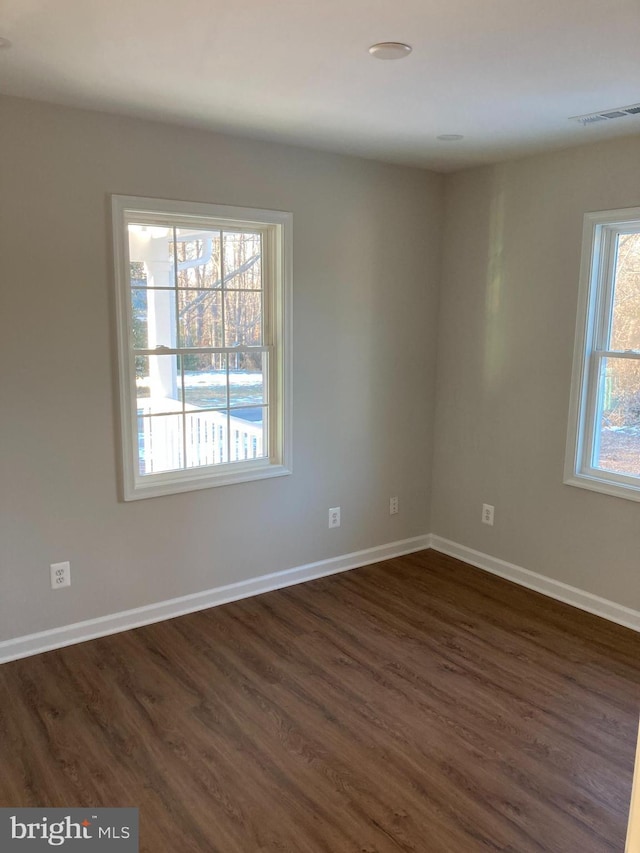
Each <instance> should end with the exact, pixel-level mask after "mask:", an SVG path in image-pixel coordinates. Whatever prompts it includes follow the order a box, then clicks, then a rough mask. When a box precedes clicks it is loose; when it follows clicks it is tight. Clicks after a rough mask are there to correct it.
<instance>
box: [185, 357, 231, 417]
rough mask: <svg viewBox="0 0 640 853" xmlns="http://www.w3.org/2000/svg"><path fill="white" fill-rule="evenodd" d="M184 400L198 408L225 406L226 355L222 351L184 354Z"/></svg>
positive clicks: (219, 407) (188, 404)
mask: <svg viewBox="0 0 640 853" xmlns="http://www.w3.org/2000/svg"><path fill="white" fill-rule="evenodd" d="M183 361H184V401H185V404H186V405H187V406H197V407H198V408H199V409H221V408H226V407H227V356H226V355H224V354H223V353H207V354H206V355H205V354H203V355H195V354H194V355H185V356H183Z"/></svg>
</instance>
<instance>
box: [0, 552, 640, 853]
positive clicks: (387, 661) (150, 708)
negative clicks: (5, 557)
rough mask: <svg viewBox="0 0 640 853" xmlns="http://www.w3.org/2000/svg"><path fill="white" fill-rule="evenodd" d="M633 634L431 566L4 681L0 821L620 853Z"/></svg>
mask: <svg viewBox="0 0 640 853" xmlns="http://www.w3.org/2000/svg"><path fill="white" fill-rule="evenodd" d="M639 662H640V635H637V634H634V633H633V632H631V631H628V630H626V629H624V628H620V627H618V626H615V625H611V624H609V623H607V622H605V621H603V620H601V619H598V618H597V617H594V616H590V615H588V614H585V613H581V612H580V611H578V610H575V609H573V608H571V607H568V606H565V605H562V604H559V603H557V602H553V601H551V600H550V599H547V598H544V597H542V596H539V595H537V594H535V593H532V592H529V591H527V590H523V589H521V588H519V587H516V586H514V585H512V584H510V583H508V582H506V581H503V580H500V579H498V578H495V577H492V576H490V575H488V574H485V573H483V572H481V571H479V570H477V569H474V568H471V567H469V566H466V565H464V564H463V563H460V562H458V561H456V560H453V559H451V558H448V557H445V556H443V555H440V554H437V553H436V552H434V551H425V552H422V553H420V554H416V555H411V556H408V557H402V558H399V559H396V560H390V561H387V562H385V563H380V564H378V565H375V566H370V567H366V568H363V569H357V570H355V571H352V572H348V573H345V574H342V575H336V576H333V577H330V578H325V579H322V580H318V581H313V582H311V583H307V584H305V585H301V586H296V587H291V588H289V589H286V590H282V591H279V592H273V593H269V594H267V595H262V596H259V597H256V598H253V599H247V600H244V601H241V602H236V603H234V604H229V605H226V606H224V607H219V608H216V609H212V610H209V611H206V612H202V613H197V614H193V615H190V616H185V617H182V618H179V619H174V620H172V621H169V622H164V623H161V624H158V625H152V626H149V627H146V628H140V629H138V630H135V631H129V632H127V633H124V634H118V635H115V636H112V637H107V638H104V639H100V640H94V641H91V642H88V643H84V644H82V645H78V646H73V647H70V648H67V649H62V650H60V651H56V652H49V653H47V654H43V655H39V656H38V657H33V658H28V659H25V660H21V661H16V662H14V663H10V664H6V665H4V666H2V667H0V805H3V806H97V807H100V806H116V805H119V806H138V807H139V808H140V823H141V848H140V849H141V850H142V851H145V853H163V852H164V851H178V853H188V851H199V853H259V851H281V852H282V851H286V853H320V851H323V852H324V851H326V853H398V851H416V853H449V851H457V852H458V851H459V852H460V853H475V852H476V851H512V853H529V851H532V853H533V851H553V853H602V851H619V853H622V850H623V848H624V837H625V831H626V822H627V812H628V806H629V797H630V792H631V781H632V775H633V761H634V754H635V742H636V735H637V726H638V711H639V709H640V663H639Z"/></svg>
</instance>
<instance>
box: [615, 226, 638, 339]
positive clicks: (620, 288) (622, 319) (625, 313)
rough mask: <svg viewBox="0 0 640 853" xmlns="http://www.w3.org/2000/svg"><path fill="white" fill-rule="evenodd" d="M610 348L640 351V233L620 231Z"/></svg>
mask: <svg viewBox="0 0 640 853" xmlns="http://www.w3.org/2000/svg"><path fill="white" fill-rule="evenodd" d="M609 348H610V349H612V350H620V351H624V350H637V351H638V352H640V233H638V234H620V235H618V240H617V257H616V271H615V289H614V299H613V316H612V322H611V338H610V343H609Z"/></svg>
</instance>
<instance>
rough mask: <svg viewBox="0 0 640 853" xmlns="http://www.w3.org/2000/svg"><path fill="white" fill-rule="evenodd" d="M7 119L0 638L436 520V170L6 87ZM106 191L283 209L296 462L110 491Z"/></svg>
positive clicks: (0, 106) (357, 545)
mask: <svg viewBox="0 0 640 853" xmlns="http://www.w3.org/2000/svg"><path fill="white" fill-rule="evenodd" d="M0 128H1V130H0V134H1V136H0V146H1V151H0V154H1V157H0V169H1V171H0V259H1V264H2V267H1V273H0V275H1V285H0V300H1V304H0V316H1V317H2V336H1V338H0V353H1V357H0V388H1V391H2V403H1V405H0V438H1V441H2V452H1V454H0V483H1V486H0V640H2V639H7V638H10V637H14V636H19V635H24V634H28V633H31V632H35V631H40V630H45V629H48V628H51V627H54V626H59V625H65V624H68V623H71V622H75V621H78V620H82V619H89V618H92V617H96V616H100V615H103V614H107V613H113V612H116V611H120V610H124V609H127V608H131V607H137V606H140V605H143V604H146V603H151V602H155V601H161V600H163V599H167V598H171V597H175V596H180V595H183V594H188V593H191V592H196V591H200V590H203V589H208V588H212V587H215V586H218V585H221V584H227V583H231V582H234V581H237V580H242V579H246V578H250V577H254V576H257V575H261V574H264V573H268V572H273V571H279V570H282V569H287V568H290V567H293V566H297V565H301V564H304V563H307V562H310V561H315V560H320V559H325V558H329V557H332V556H336V555H340V554H345V553H348V552H351V551H355V550H358V549H361V548H368V547H372V546H375V545H378V544H383V543H386V542H391V541H395V540H400V539H403V538H407V537H411V536H417V535H420V534H424V533H426V532H428V519H429V514H430V479H431V471H430V462H431V456H432V455H431V446H432V435H431V425H432V422H433V411H432V410H433V401H434V393H433V390H434V389H433V385H434V378H435V319H436V304H435V303H436V291H437V282H438V275H439V266H438V264H439V251H440V243H441V241H440V222H441V218H442V216H441V214H442V209H441V204H442V188H443V179H442V177H441V176H438V175H434V174H431V173H428V172H423V171H418V170H413V169H403V168H398V167H393V166H387V165H382V164H377V163H374V162H369V161H365V160H358V159H355V158H348V157H340V156H334V155H329V154H322V153H317V152H312V151H308V150H304V149H296V148H291V147H285V146H278V145H273V144H265V143H260V142H255V141H248V140H238V139H233V138H230V137H224V136H217V135H213V134H208V133H205V132H201V131H194V130H188V129H184V128H179V127H174V126H169V125H162V124H154V123H149V122H144V121H137V120H132V119H125V118H119V117H116V116H109V115H104V114H98V113H91V112H83V111H78V110H71V109H66V108H60V107H54V106H47V105H44V104H37V103H34V102H28V101H20V100H15V99H9V98H3V99H0ZM110 193H123V194H131V195H142V196H145V195H148V196H157V197H165V198H175V199H186V200H194V201H211V202H219V203H222V204H231V205H243V206H255V207H265V208H275V209H283V210H290V211H292V212H293V215H294V353H293V361H294V455H293V464H294V473H293V474H292V476H290V477H284V478H281V479H276V480H268V481H263V482H259V483H250V484H242V485H237V486H230V487H224V488H217V489H209V490H203V491H199V492H190V493H186V494H181V495H175V496H168V497H161V498H154V499H149V500H142V501H136V502H133V503H121V502H119V501H118V497H117V477H116V472H117V450H116V447H117V431H116V428H115V424H116V418H115V413H114V384H113V364H112V359H113V349H114V348H113V340H112V339H113V328H112V326H113V323H112V316H111V314H112V308H111V302H110V300H111V269H110V264H111V247H110V234H109V227H108V217H109V194H110ZM396 494H397V495H399V497H400V502H401V512H400V514H399V515H397V516H394V517H390V516H389V512H388V501H389V496H390V495H396ZM337 504H339V505H341V507H342V527H341V528H340V529H339V530H331V531H330V530H328V529H327V509H328V507H329V506H334V505H337ZM61 560H70V561H71V565H72V586H71V587H70V588H69V589H67V590H64V591H56V592H53V591H51V590H50V588H49V578H48V571H49V568H48V567H49V563H50V562H55V561H61Z"/></svg>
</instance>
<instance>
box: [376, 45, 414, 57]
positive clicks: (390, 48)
mask: <svg viewBox="0 0 640 853" xmlns="http://www.w3.org/2000/svg"><path fill="white" fill-rule="evenodd" d="M412 50H413V48H412V47H411V45H410V44H403V43H402V42H400V41H381V42H378V44H372V45H371V47H370V48H369V53H370V54H371V56H375V58H376V59H404V58H405V56H409V54H410V53H411V51H412Z"/></svg>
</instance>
